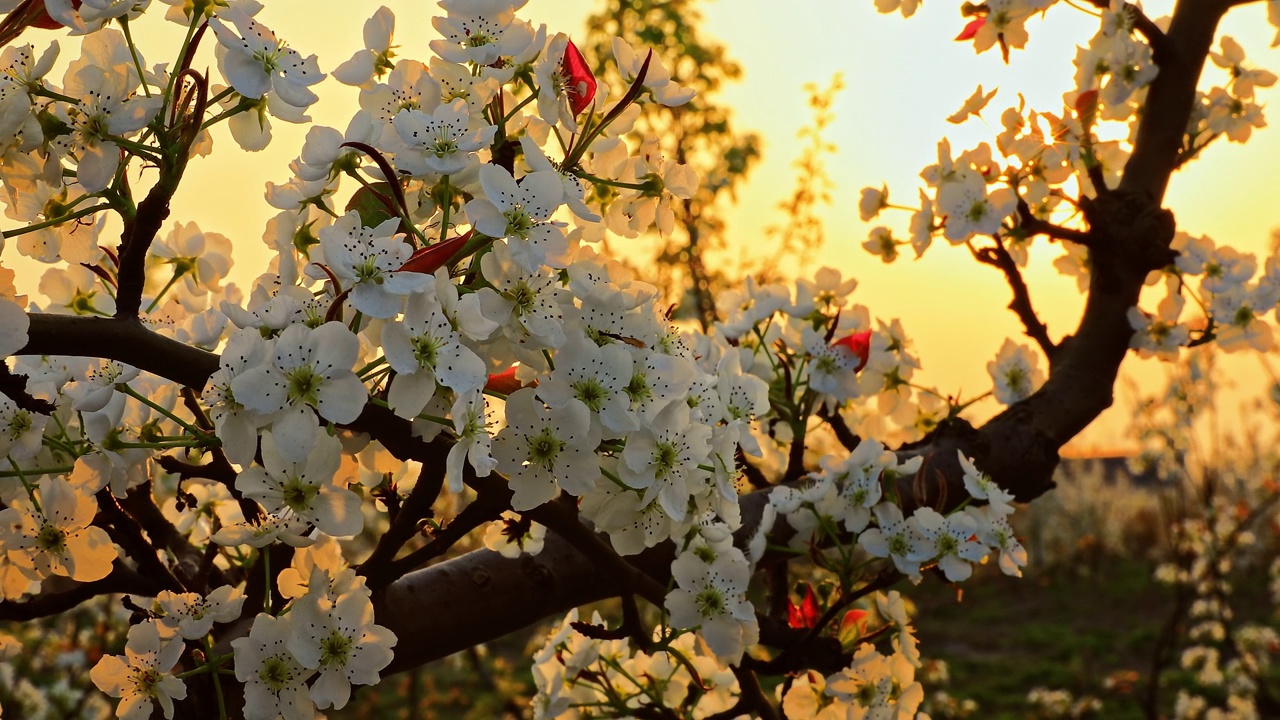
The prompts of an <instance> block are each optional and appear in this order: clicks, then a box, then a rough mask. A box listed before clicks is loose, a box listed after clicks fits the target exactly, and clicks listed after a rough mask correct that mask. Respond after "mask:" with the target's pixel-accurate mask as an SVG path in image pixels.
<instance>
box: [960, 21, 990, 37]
mask: <svg viewBox="0 0 1280 720" xmlns="http://www.w3.org/2000/svg"><path fill="white" fill-rule="evenodd" d="M986 22H987V19H986V18H984V17H980V18H975V19H973V20H970V21H969V24H968V25H965V26H964V29H963V30H961V31H960V34H959V35H957V36H956V40H972V39H973V36H974V35H977V34H978V31H979V30H981V29H982V26H983V24H984V23H986Z"/></svg>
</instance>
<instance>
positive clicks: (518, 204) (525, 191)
mask: <svg viewBox="0 0 1280 720" xmlns="http://www.w3.org/2000/svg"><path fill="white" fill-rule="evenodd" d="M480 185H481V187H483V188H484V195H483V197H479V196H478V197H476V198H475V199H474V200H471V201H470V202H468V203H467V206H466V210H467V217H469V218H471V221H472V223H474V224H475V228H476V229H477V230H479V231H480V232H482V233H484V234H485V235H488V236H489V237H492V238H507V239H508V243H507V247H508V248H509V249H510V250H511V258H512V259H513V260H515V261H516V263H518V264H519V265H520V267H522V268H524V269H525V270H527V271H529V272H536V271H537V270H538V269H539V268H541V267H543V266H549V267H552V268H563V267H565V266H566V265H568V260H569V257H568V253H569V242H568V240H567V238H566V237H565V234H564V229H563V227H562V225H563V223H560V222H553V221H552V220H551V215H552V214H553V213H555V211H556V209H557V208H559V207H560V204H561V203H562V202H563V200H564V188H563V187H562V186H561V184H560V176H559V175H558V174H556V173H553V172H546V171H542V172H533V173H529V174H528V175H525V176H524V177H523V178H521V179H520V182H519V184H517V183H516V181H515V178H513V177H512V176H511V173H509V172H507V171H506V170H505V169H504V168H501V167H499V166H497V165H485V166H483V167H481V168H480Z"/></svg>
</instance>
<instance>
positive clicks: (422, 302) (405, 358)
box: [382, 272, 488, 418]
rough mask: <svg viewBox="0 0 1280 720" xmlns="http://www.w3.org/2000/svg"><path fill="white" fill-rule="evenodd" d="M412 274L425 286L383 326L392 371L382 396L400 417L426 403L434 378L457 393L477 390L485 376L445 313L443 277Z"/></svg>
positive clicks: (411, 414) (412, 413) (413, 413)
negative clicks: (401, 318)
mask: <svg viewBox="0 0 1280 720" xmlns="http://www.w3.org/2000/svg"><path fill="white" fill-rule="evenodd" d="M408 274H416V273H408ZM417 276H418V277H420V278H423V279H424V280H425V281H426V284H425V285H424V289H423V291H422V292H417V293H414V294H413V295H411V296H410V297H409V299H408V304H407V307H406V309H405V315H404V321H403V322H393V323H387V324H386V325H384V326H383V327H382V346H383V349H384V351H385V353H386V357H387V364H389V365H390V366H391V367H392V368H393V369H394V370H395V371H396V373H397V374H396V376H395V378H394V379H392V381H391V387H390V389H389V390H388V395H387V399H388V401H389V404H390V406H391V409H392V410H393V411H395V413H396V414H397V415H399V416H400V417H404V418H412V417H414V416H416V415H417V414H418V413H420V412H422V409H423V408H425V407H426V406H427V403H429V402H431V398H432V396H433V395H434V394H435V392H436V382H437V381H439V383H440V384H442V385H445V386H447V387H449V388H450V389H452V390H453V391H454V392H457V393H460V394H461V393H466V392H469V391H472V390H479V389H480V388H482V387H484V383H485V380H486V379H487V378H488V373H487V372H486V371H485V366H484V361H482V360H481V359H480V357H479V356H478V355H476V353H475V351H474V350H472V349H471V348H469V347H467V346H466V345H463V344H462V336H461V335H459V334H458V331H457V330H455V329H454V328H453V324H452V323H451V322H450V321H449V318H448V317H446V316H445V312H444V308H443V305H442V304H441V302H440V298H439V295H438V294H437V292H436V290H437V287H438V286H441V285H448V284H450V282H451V281H450V280H449V278H448V275H447V274H446V273H444V272H442V273H441V275H440V276H438V277H434V276H431V275H417Z"/></svg>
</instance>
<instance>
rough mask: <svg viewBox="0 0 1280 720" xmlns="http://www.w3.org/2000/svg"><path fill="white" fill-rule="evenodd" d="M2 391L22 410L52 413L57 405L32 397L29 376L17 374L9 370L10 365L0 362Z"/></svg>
mask: <svg viewBox="0 0 1280 720" xmlns="http://www.w3.org/2000/svg"><path fill="white" fill-rule="evenodd" d="M0 393H3V394H4V395H5V397H7V398H9V399H10V400H12V401H13V404H14V405H17V406H18V407H19V408H21V409H22V410H26V411H28V412H33V413H39V414H41V415H52V414H53V411H54V410H56V409H57V407H56V406H55V405H54V404H53V403H51V402H49V401H48V400H41V399H39V398H35V397H32V396H31V394H30V393H28V392H27V376H26V375H17V374H15V373H13V372H11V371H10V370H9V366H8V365H5V364H4V363H0Z"/></svg>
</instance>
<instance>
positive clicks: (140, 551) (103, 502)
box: [97, 488, 190, 593]
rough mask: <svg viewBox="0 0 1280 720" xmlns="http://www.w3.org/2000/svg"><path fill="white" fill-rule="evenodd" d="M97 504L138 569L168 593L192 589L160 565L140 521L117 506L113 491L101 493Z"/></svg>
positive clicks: (165, 566) (114, 537)
mask: <svg viewBox="0 0 1280 720" xmlns="http://www.w3.org/2000/svg"><path fill="white" fill-rule="evenodd" d="M97 500H98V511H99V513H100V514H101V515H102V516H103V518H104V519H105V520H106V522H107V523H108V524H110V526H111V529H112V530H114V531H115V532H113V533H110V534H111V539H112V540H114V541H115V542H116V543H117V544H118V545H120V547H122V548H124V551H125V553H126V554H127V555H128V556H129V557H130V558H132V559H133V561H134V562H136V563H138V569H139V570H141V571H142V573H143V574H145V575H146V576H148V577H150V578H151V579H153V580H155V581H156V582H158V583H159V584H160V585H161V588H162V589H164V590H172V591H173V592H177V593H182V592H187V591H188V590H189V589H190V588H187V587H186V586H185V585H183V584H182V581H181V580H179V579H178V577H177V576H176V575H174V574H173V571H172V570H170V569H169V567H168V566H167V565H165V564H164V563H163V562H161V561H160V557H159V556H158V555H157V554H156V548H155V547H153V546H152V545H151V543H150V542H148V541H147V539H146V538H145V537H143V535H142V528H140V527H139V526H138V523H137V521H135V520H134V519H133V518H132V517H129V515H128V513H126V512H125V511H124V509H123V508H121V507H120V503H118V502H116V498H115V496H114V495H112V494H111V489H110V488H103V489H102V490H99V491H98V494H97Z"/></svg>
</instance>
